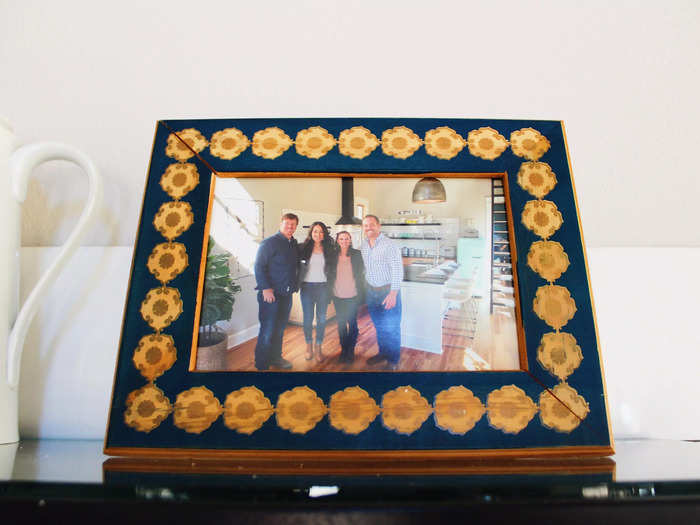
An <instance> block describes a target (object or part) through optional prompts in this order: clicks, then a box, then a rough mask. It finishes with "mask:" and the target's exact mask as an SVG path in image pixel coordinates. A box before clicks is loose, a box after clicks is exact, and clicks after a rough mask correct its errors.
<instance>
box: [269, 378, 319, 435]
mask: <svg viewBox="0 0 700 525" xmlns="http://www.w3.org/2000/svg"><path fill="white" fill-rule="evenodd" d="M327 411H328V409H327V408H326V405H325V404H324V403H323V401H321V398H319V397H318V396H317V395H316V392H314V391H313V390H311V389H310V388H309V387H308V386H298V387H296V388H293V389H292V390H287V391H286V392H283V393H282V394H280V397H279V398H277V408H276V411H275V412H276V416H277V424H278V425H279V426H280V427H281V428H284V429H285V430H289V431H290V432H292V433H294V434H306V433H307V432H308V431H309V430H311V429H312V428H314V427H315V426H316V425H317V424H318V422H319V421H321V419H323V416H325V415H326V412H327Z"/></svg>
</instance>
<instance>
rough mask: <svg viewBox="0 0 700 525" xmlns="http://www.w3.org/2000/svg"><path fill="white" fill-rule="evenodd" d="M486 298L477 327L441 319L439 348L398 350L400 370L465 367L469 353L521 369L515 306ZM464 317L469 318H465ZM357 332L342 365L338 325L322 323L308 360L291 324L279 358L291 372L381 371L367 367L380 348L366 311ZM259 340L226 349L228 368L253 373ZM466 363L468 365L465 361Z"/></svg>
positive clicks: (299, 329)
mask: <svg viewBox="0 0 700 525" xmlns="http://www.w3.org/2000/svg"><path fill="white" fill-rule="evenodd" d="M488 309H489V306H488V302H487V301H480V304H479V312H478V318H477V321H476V331H475V333H473V337H470V336H469V334H470V333H471V332H473V330H471V327H470V322H471V321H469V320H455V319H445V320H444V321H443V328H444V330H443V352H442V354H433V353H430V352H425V351H422V350H416V349H411V348H402V349H401V361H400V362H399V367H398V370H399V371H403V372H431V371H462V370H469V369H470V368H469V363H471V362H473V360H471V359H469V358H468V357H467V356H466V352H467V350H469V351H473V352H475V353H476V354H478V356H480V357H481V358H482V359H484V360H486V361H487V362H488V363H489V364H490V367H491V369H492V370H517V369H518V368H519V359H518V349H517V337H516V332H515V315H514V312H513V309H512V308H510V309H507V308H506V309H502V310H499V311H497V312H494V314H493V315H490V314H489V312H488ZM467 317H468V316H467ZM358 328H359V335H358V340H357V346H356V348H355V361H354V363H352V364H343V363H340V362H339V361H338V357H339V355H340V345H339V342H338V341H339V339H338V325H337V323H336V322H334V321H330V322H329V323H328V324H327V325H326V335H325V341H324V347H323V348H324V359H323V360H322V361H319V360H317V359H316V358H314V359H312V360H307V359H306V342H305V340H304V332H303V328H302V327H301V326H295V325H289V326H288V327H287V329H286V330H285V332H284V339H283V343H282V348H283V353H282V355H283V357H284V358H285V359H287V360H289V361H291V363H292V366H293V368H292V371H294V372H368V371H383V370H384V366H385V363H380V364H378V365H374V366H370V365H368V364H367V359H368V358H370V357H372V356H374V355H376V354H377V352H378V347H377V342H376V332H375V329H374V325H373V324H372V320H371V319H370V317H369V314H368V313H367V312H366V309H365V310H364V311H362V312H361V314H360V315H359V317H358ZM256 341H257V338H253V339H251V340H249V341H246V342H245V343H242V344H240V345H238V346H235V347H233V348H231V349H229V350H228V351H227V357H226V364H227V367H226V369H227V370H235V371H255V370H256V369H255V365H254V354H255V344H256ZM465 363H466V365H465Z"/></svg>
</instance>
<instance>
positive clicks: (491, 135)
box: [467, 127, 508, 160]
mask: <svg viewBox="0 0 700 525" xmlns="http://www.w3.org/2000/svg"><path fill="white" fill-rule="evenodd" d="M467 147H468V148H469V153H471V154H472V155H474V156H475V157H479V158H482V159H486V160H494V159H497V158H498V157H500V156H501V153H503V152H504V151H505V150H506V148H507V147H508V141H507V140H506V138H505V137H504V136H503V135H501V134H500V133H499V132H498V131H496V130H495V129H493V128H489V127H485V128H479V129H474V130H472V131H470V132H469V134H468V135H467Z"/></svg>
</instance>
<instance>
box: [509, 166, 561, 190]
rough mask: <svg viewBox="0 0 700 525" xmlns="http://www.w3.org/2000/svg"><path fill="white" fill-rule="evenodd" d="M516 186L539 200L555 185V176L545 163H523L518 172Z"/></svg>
mask: <svg viewBox="0 0 700 525" xmlns="http://www.w3.org/2000/svg"><path fill="white" fill-rule="evenodd" d="M518 184H519V185H520V187H521V188H522V189H524V190H525V191H527V192H528V193H529V194H530V195H532V196H533V197H535V198H537V199H541V198H542V197H544V196H545V195H547V194H548V193H549V192H550V191H552V190H553V189H554V186H556V185H557V176H556V175H555V174H554V172H553V171H552V168H551V167H550V166H549V164H547V163H546V162H523V163H522V165H521V166H520V170H518Z"/></svg>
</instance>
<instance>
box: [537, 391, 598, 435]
mask: <svg viewBox="0 0 700 525" xmlns="http://www.w3.org/2000/svg"><path fill="white" fill-rule="evenodd" d="M552 394H554V395H552ZM589 412H590V408H589V406H588V403H587V402H586V400H585V399H583V397H581V396H580V395H579V394H578V392H576V390H574V389H573V388H571V387H570V386H569V385H567V384H566V383H560V384H558V385H557V386H555V387H554V388H553V389H552V392H551V393H550V392H548V391H547V390H545V391H544V392H542V394H540V420H541V421H542V424H543V425H544V426H546V427H548V428H553V429H554V430H556V431H557V432H565V433H569V432H571V431H572V430H574V429H575V428H576V427H578V426H579V425H580V424H581V421H582V420H584V419H586V416H588V413H589Z"/></svg>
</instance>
